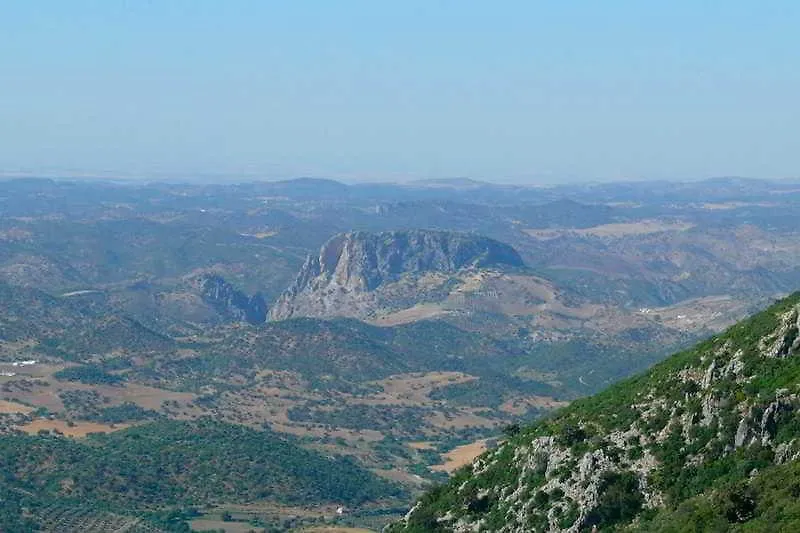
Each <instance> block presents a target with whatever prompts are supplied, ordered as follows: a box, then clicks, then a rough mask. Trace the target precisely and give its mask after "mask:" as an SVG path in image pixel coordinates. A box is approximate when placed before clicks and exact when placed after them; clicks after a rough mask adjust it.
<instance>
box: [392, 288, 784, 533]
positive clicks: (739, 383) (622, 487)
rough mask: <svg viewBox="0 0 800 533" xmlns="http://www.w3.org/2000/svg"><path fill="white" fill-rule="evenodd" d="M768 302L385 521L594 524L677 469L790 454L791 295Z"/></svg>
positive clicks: (580, 527) (633, 512)
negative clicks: (435, 495)
mask: <svg viewBox="0 0 800 533" xmlns="http://www.w3.org/2000/svg"><path fill="white" fill-rule="evenodd" d="M776 306H777V307H776V308H775V309H776V310H769V311H766V312H765V313H762V314H761V315H760V316H756V317H754V318H753V319H752V320H750V321H746V322H744V323H742V324H740V325H737V326H734V327H733V328H731V329H730V330H729V331H728V332H726V333H725V334H722V335H720V336H718V337H715V338H712V339H710V340H709V341H707V342H706V343H703V344H701V345H699V346H698V348H697V349H696V350H694V351H690V352H687V353H684V354H679V355H676V356H675V357H674V358H673V360H672V361H667V362H666V363H665V364H664V365H662V366H661V367H660V368H656V369H655V370H654V371H653V372H651V373H650V374H649V375H646V376H643V377H641V378H638V379H637V380H634V381H631V382H628V383H627V384H626V385H625V386H624V387H622V388H617V389H615V390H612V391H610V392H611V393H614V394H616V395H620V398H626V401H625V402H624V404H622V403H618V402H617V399H616V398H614V396H613V395H612V394H609V393H605V395H601V397H600V398H598V401H597V402H595V403H592V402H591V401H587V402H586V403H585V404H584V405H583V406H581V407H579V408H577V409H568V410H567V411H566V412H565V413H564V414H562V415H560V416H556V417H554V418H553V419H551V420H548V421H545V422H544V423H543V424H541V425H540V426H538V427H537V426H534V427H533V428H531V432H530V434H529V435H530V436H524V434H523V436H520V437H516V438H512V439H510V440H509V441H506V442H505V443H503V444H501V445H500V446H499V447H498V448H497V449H495V450H493V451H490V452H487V453H486V454H485V455H483V456H481V457H479V458H478V459H476V461H475V462H474V463H473V464H472V465H471V466H469V467H467V469H468V473H469V475H468V476H462V477H461V478H459V482H458V484H453V485H452V486H451V487H450V488H449V492H444V491H442V492H441V494H446V496H443V497H441V498H437V500H435V501H434V502H435V503H434V504H428V505H427V506H426V505H425V504H418V505H417V506H415V508H414V509H413V510H412V512H410V513H409V514H408V515H406V517H405V518H404V519H403V520H401V521H400V522H398V523H397V524H395V525H394V526H392V527H390V528H388V531H391V533H399V532H403V531H409V532H411V531H414V532H416V531H420V530H421V528H422V529H424V523H423V524H421V522H420V517H426V516H430V515H431V514H433V518H432V520H433V521H435V523H436V525H437V526H438V527H439V529H441V530H442V531H454V532H455V531H458V532H462V531H463V532H467V531H469V532H477V531H497V532H503V533H522V532H528V531H548V532H556V531H565V532H574V533H578V532H579V531H590V530H592V528H593V527H597V528H598V529H600V530H603V529H606V528H608V527H610V526H613V525H615V524H624V523H630V522H631V521H633V520H635V518H636V516H637V515H639V514H640V512H641V511H642V510H644V509H656V510H657V509H659V508H661V507H663V506H664V505H666V503H667V502H668V501H669V500H670V498H673V500H672V504H673V505H674V504H675V503H677V502H676V501H675V500H674V498H675V494H676V491H675V490H672V489H674V487H675V485H676V484H678V483H687V482H686V480H683V476H685V477H686V479H692V482H693V483H698V484H699V483H708V481H702V479H703V478H702V476H713V475H714V472H715V471H716V470H715V469H716V468H719V465H721V464H727V463H726V461H730V462H732V463H733V464H736V465H737V468H740V469H741V471H742V475H744V476H745V477H746V478H747V477H752V476H754V475H756V474H757V472H758V469H757V468H755V467H754V466H753V465H754V464H755V462H756V459H757V460H759V461H762V462H763V461H765V460H766V461H768V462H770V463H772V464H781V463H785V462H787V461H794V460H798V458H800V436H799V435H798V433H797V427H799V426H798V425H799V424H800V383H797V380H796V378H795V376H796V373H795V372H796V365H797V362H796V361H793V359H795V358H797V357H800V342H798V340H797V339H798V333H797V332H798V329H800V328H799V326H800V319H799V318H798V317H799V316H800V294H798V295H795V296H793V297H792V298H791V299H787V300H786V301H785V302H783V303H781V302H779V303H778V304H776ZM779 365H782V366H779ZM779 368H785V369H786V372H785V374H782V373H781V372H780V371H778V369H779ZM608 406H613V407H608ZM742 458H748V459H747V460H744V459H742ZM697 472H704V473H703V474H702V475H701V474H697V475H698V477H697V478H696V479H693V478H692V477H691V476H693V475H694V474H695V473H697ZM713 485H714V483H713V482H711V483H710V485H709V486H711V487H713ZM684 486H685V487H689V486H690V485H688V484H687V485H684ZM684 490H687V489H684ZM689 490H694V489H689ZM623 494H624V495H626V496H625V498H622V499H621V497H620V495H623ZM421 501H422V502H425V500H424V499H423V500H421ZM436 505H439V506H440V507H437V506H436ZM603 509H605V511H604V513H605V514H604V513H603V512H600V511H601V510H603ZM609 509H610V511H609ZM428 520H431V519H428ZM614 520H616V522H613V521H614Z"/></svg>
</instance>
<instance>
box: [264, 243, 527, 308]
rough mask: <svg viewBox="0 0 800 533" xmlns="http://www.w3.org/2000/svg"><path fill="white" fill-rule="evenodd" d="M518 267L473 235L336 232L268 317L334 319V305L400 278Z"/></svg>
mask: <svg viewBox="0 0 800 533" xmlns="http://www.w3.org/2000/svg"><path fill="white" fill-rule="evenodd" d="M523 266H524V263H523V261H522V258H521V257H520V256H519V254H518V253H517V251H516V250H514V248H512V247H511V246H509V245H507V244H504V243H501V242H499V241H496V240H494V239H490V238H487V237H481V236H478V235H472V234H466V233H455V232H448V231H434V230H407V231H389V232H381V233H369V232H363V231H355V232H349V233H341V234H339V235H336V236H334V237H332V238H331V239H330V240H328V242H326V243H325V244H324V245H323V246H322V248H321V249H320V253H319V255H318V256H316V257H309V258H308V259H307V260H306V263H305V264H304V265H303V267H302V269H301V271H300V273H299V274H298V276H297V279H296V280H295V282H294V283H293V284H292V286H291V287H289V288H288V289H287V290H286V291H285V292H284V293H283V295H282V296H281V297H280V299H279V300H278V302H277V303H276V304H275V306H274V307H273V310H272V312H271V314H270V316H271V318H273V319H284V318H289V317H291V316H303V315H309V316H326V315H335V314H337V313H336V310H337V304H341V303H343V301H344V300H347V299H351V296H357V295H358V294H363V293H368V292H371V291H374V290H376V289H377V288H378V287H380V286H381V285H383V284H385V283H389V282H393V281H397V280H399V279H400V278H402V277H403V276H405V275H420V274H424V273H427V272H438V273H455V272H459V271H462V270H467V269H484V268H514V267H523Z"/></svg>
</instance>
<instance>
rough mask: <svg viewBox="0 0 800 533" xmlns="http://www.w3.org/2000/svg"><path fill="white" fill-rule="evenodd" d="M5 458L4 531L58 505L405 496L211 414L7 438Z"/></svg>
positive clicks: (0, 471) (136, 509)
mask: <svg viewBox="0 0 800 533" xmlns="http://www.w3.org/2000/svg"><path fill="white" fill-rule="evenodd" d="M0 457H3V461H2V462H0V501H2V503H3V505H2V506H1V507H2V508H3V513H2V518H0V530H1V531H10V530H19V531H26V530H29V529H28V528H35V527H36V526H37V524H41V522H42V521H45V520H47V519H48V516H49V513H50V512H51V511H52V508H53V507H54V506H55V507H57V508H71V507H73V508H86V507H89V508H91V509H92V510H93V511H94V512H109V513H119V514H131V513H134V514H138V515H143V516H152V517H159V516H163V515H165V514H168V513H169V512H170V511H173V512H174V511H176V510H182V509H187V508H191V507H198V506H205V505H210V504H220V503H226V502H230V501H236V502H238V503H246V502H254V501H272V502H278V503H285V504H294V505H297V504H304V505H311V504H319V503H333V504H339V505H355V504H359V503H362V502H365V501H367V500H376V499H381V498H389V497H396V496H400V495H401V492H400V490H399V489H397V488H396V487H395V486H394V485H392V484H390V483H388V482H386V481H383V480H380V479H379V478H377V477H376V476H374V475H373V474H371V473H369V472H368V471H366V470H365V469H363V468H361V467H359V466H357V465H356V464H355V463H354V462H352V461H351V460H349V459H346V458H329V457H325V456H322V455H320V454H318V453H316V452H312V451H309V450H306V449H303V448H301V447H299V446H297V445H296V444H294V443H293V442H291V441H289V440H287V439H286V438H284V437H279V436H277V435H276V434H273V433H271V432H265V431H255V430H252V429H248V428H245V427H243V426H236V425H231V424H224V423H221V422H215V421H211V420H207V419H203V420H199V421H194V422H177V421H161V422H155V423H151V424H146V425H142V426H138V427H134V428H130V429H127V430H123V431H118V432H115V433H111V434H97V435H90V436H89V437H87V438H86V439H84V440H82V441H76V440H73V439H69V438H65V437H59V436H52V435H36V436H28V435H7V436H4V437H3V438H2V439H0ZM48 509H50V511H48ZM21 511H22V512H21ZM180 524H181V521H180V520H179V521H177V522H176V527H177V529H181V527H178V526H180ZM173 529H174V528H173Z"/></svg>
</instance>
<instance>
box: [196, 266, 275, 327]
mask: <svg viewBox="0 0 800 533" xmlns="http://www.w3.org/2000/svg"><path fill="white" fill-rule="evenodd" d="M201 297H202V299H203V301H205V302H206V303H207V304H209V305H210V306H211V307H212V308H214V310H215V311H216V312H217V313H219V314H220V315H222V316H223V317H225V318H227V319H229V320H237V321H242V322H249V323H251V324H260V323H263V322H264V321H266V319H267V303H266V302H265V301H264V297H263V296H261V295H260V294H255V295H253V296H248V295H247V294H245V293H243V292H241V291H239V290H237V289H236V288H234V287H233V285H231V284H230V283H228V282H227V281H225V280H224V279H223V278H222V277H221V276H217V275H209V276H206V277H204V278H203V279H202V281H201Z"/></svg>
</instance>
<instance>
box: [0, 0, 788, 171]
mask: <svg viewBox="0 0 800 533" xmlns="http://www.w3.org/2000/svg"><path fill="white" fill-rule="evenodd" d="M798 28H800V2H797V1H796V0H785V1H770V0H760V1H757V2H756V1H752V0H748V1H739V0H718V1H703V0H691V1H684V0H673V1H657V0H653V1H639V0H629V1H626V2H621V1H615V0H605V1H602V2H600V1H596V0H592V1H577V0H576V1H571V0H563V1H557V0H552V1H536V0H520V1H512V0H506V1H504V0H496V1H489V0H484V1H470V0H458V1H456V0H452V1H450V0H403V1H399V2H388V1H376V0H363V1H355V0H337V1H332V0H327V1H312V0H308V1H301V0H292V1H290V0H286V1H281V2H277V1H268V0H263V1H245V0H225V1H223V0H217V1H205V0H184V1H180V0H163V1H162V0H137V1H133V0H129V1H114V0H95V1H88V0H70V1H69V2H65V1H63V0H54V1H46V0H38V1H31V2H28V1H24V0H0V173H2V174H5V175H8V174H15V173H19V174H35V175H36V174H41V175H47V174H53V175H85V176H93V175H96V176H122V177H128V178H136V177H142V178H152V177H161V178H164V177H169V176H175V177H182V178H198V179H204V178H209V177H210V178H211V179H219V180H225V179H234V180H235V179H239V178H242V177H247V178H259V179H282V178H290V177H297V176H314V177H328V178H334V179H341V180H344V181H404V180H408V179H424V178H453V177H469V178H473V179H481V180H487V181H497V182H515V183H560V182H567V181H610V180H643V179H680V180H690V179H702V178H707V177H714V176H748V177H763V178H791V177H799V176H800V134H798V131H797V130H798V125H800V31H798Z"/></svg>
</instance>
